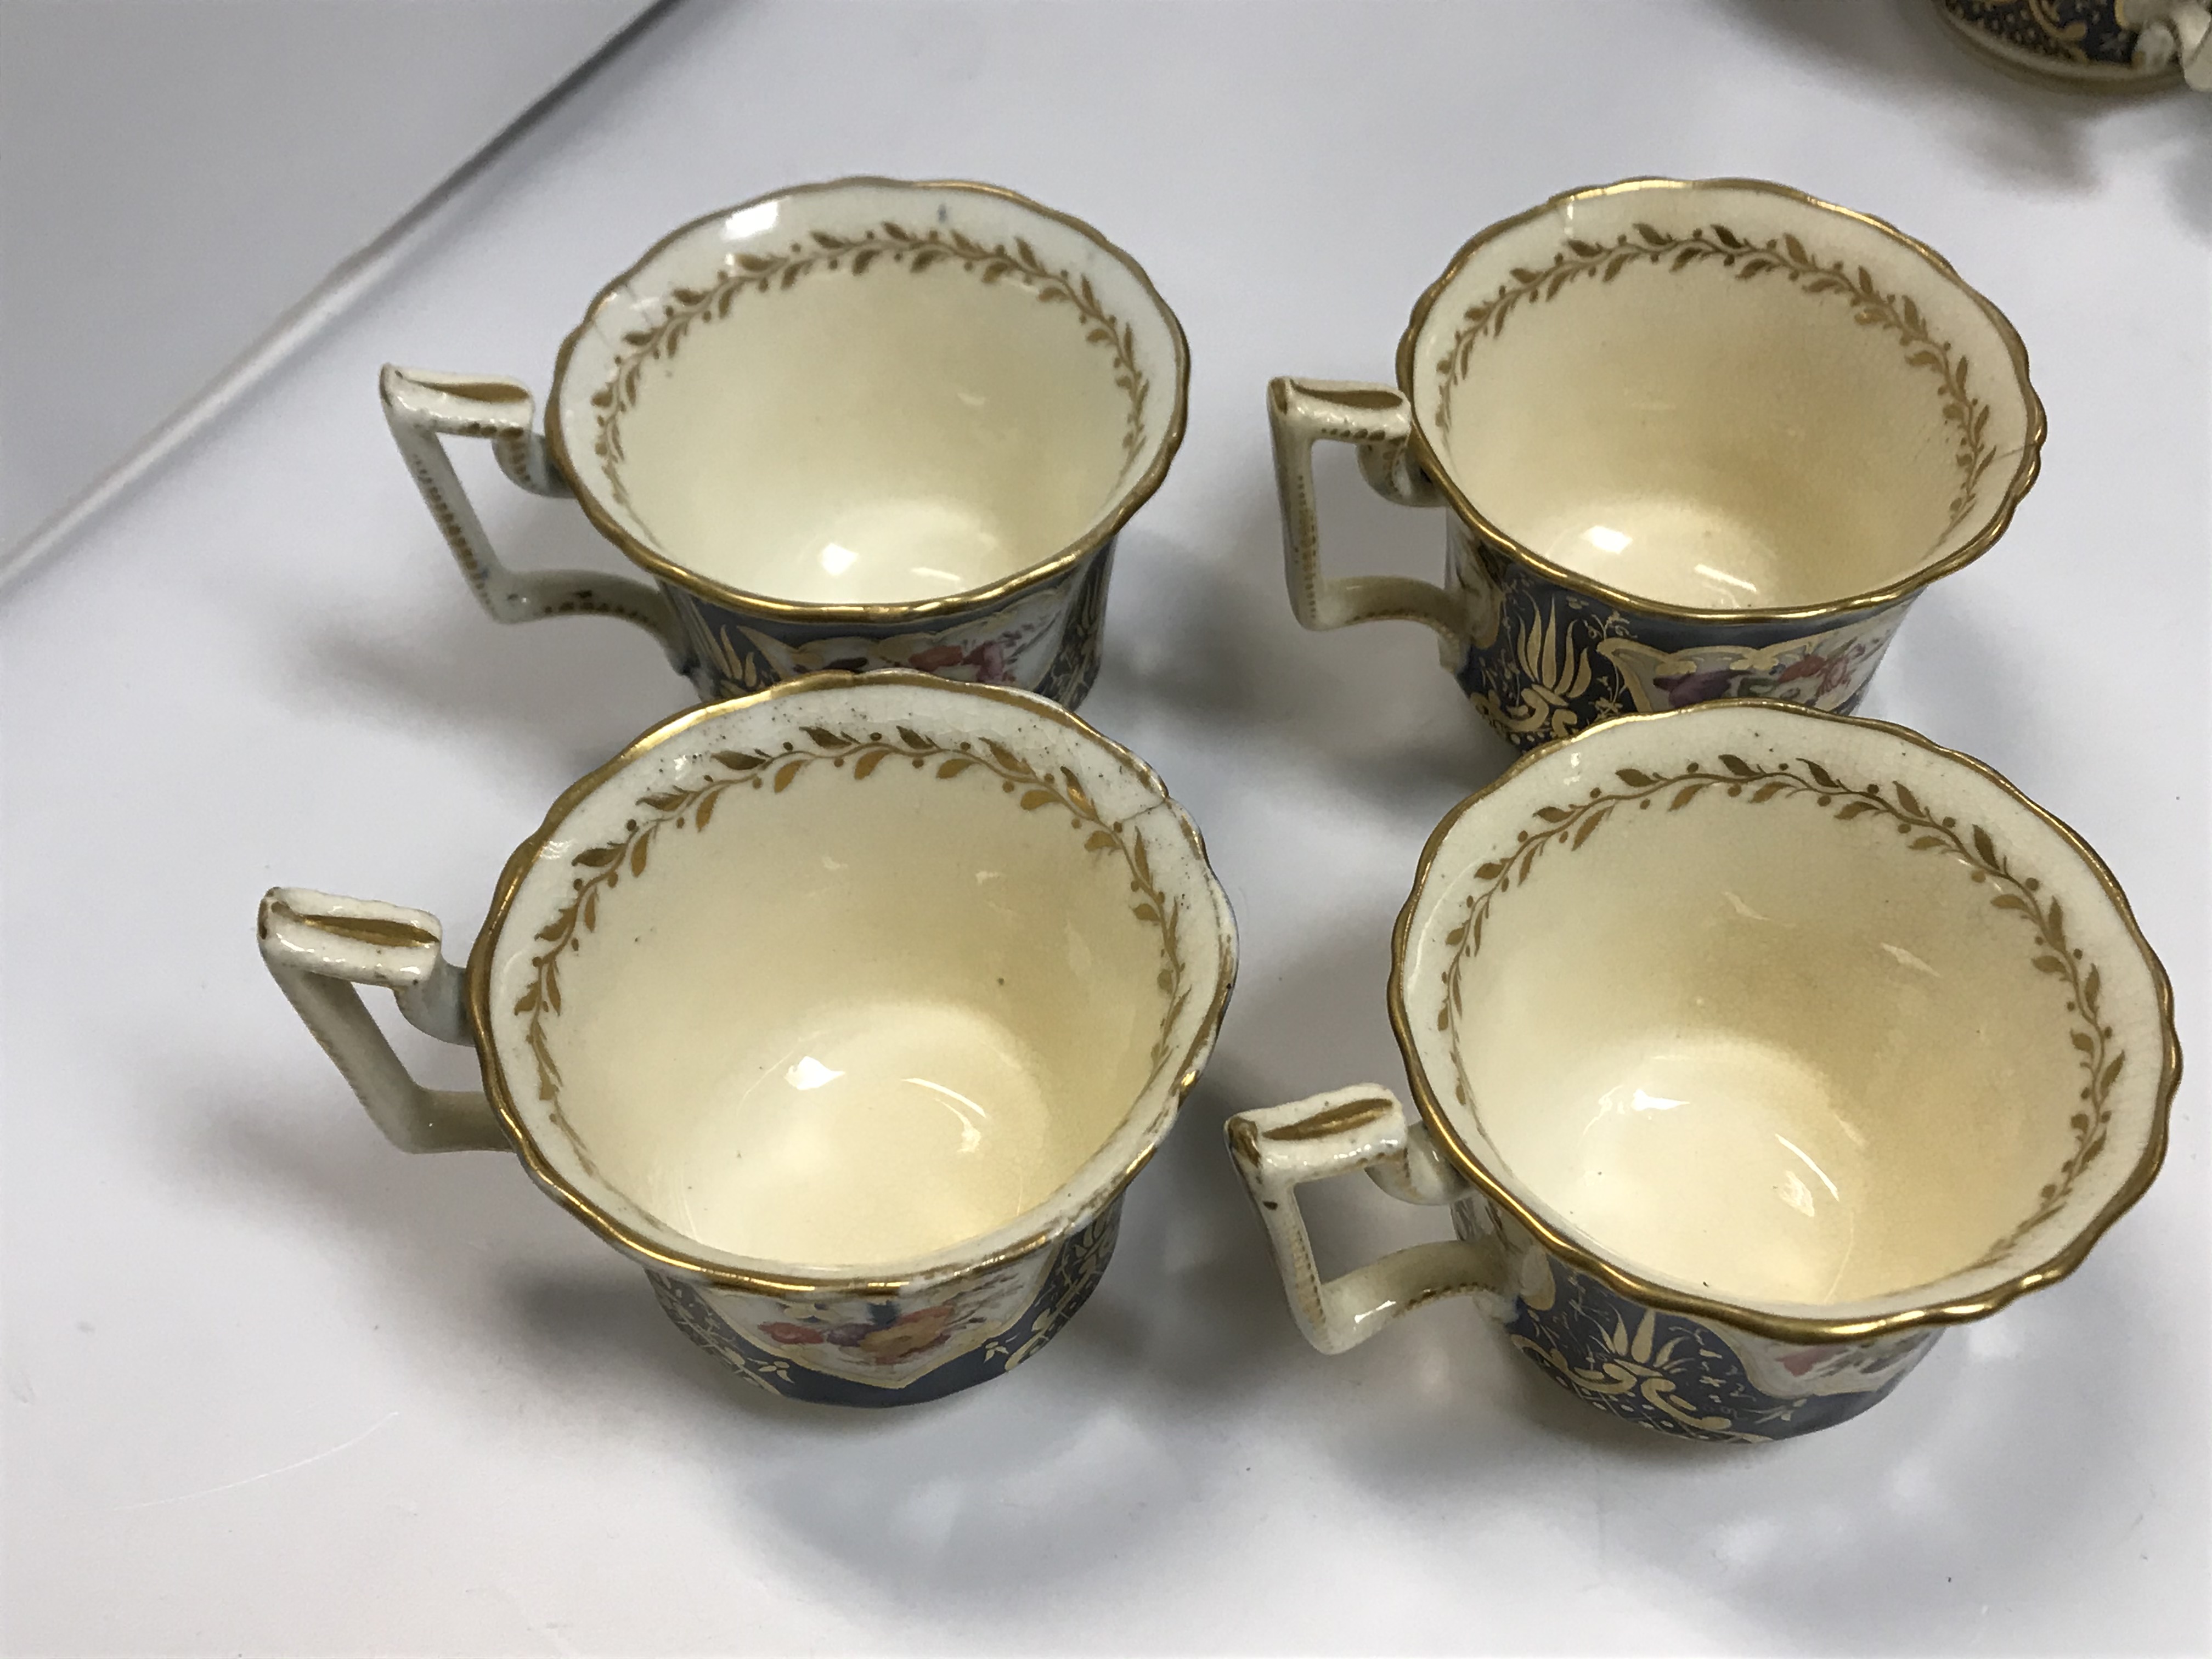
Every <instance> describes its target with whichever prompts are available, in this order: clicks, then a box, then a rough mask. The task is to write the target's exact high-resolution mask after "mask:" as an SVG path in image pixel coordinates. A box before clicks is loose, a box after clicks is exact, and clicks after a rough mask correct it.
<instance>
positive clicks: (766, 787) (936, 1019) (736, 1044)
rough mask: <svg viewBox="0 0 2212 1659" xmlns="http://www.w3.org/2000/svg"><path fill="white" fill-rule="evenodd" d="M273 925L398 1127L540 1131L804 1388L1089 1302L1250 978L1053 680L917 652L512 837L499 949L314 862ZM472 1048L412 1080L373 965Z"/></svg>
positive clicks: (725, 1355)
mask: <svg viewBox="0 0 2212 1659" xmlns="http://www.w3.org/2000/svg"><path fill="white" fill-rule="evenodd" d="M260 930H261V933H260V937H261V951H262V955H263V957H264V959H265V960H266V961H267V963H268V965H269V968H270V972H271V973H272V974H273V975H275V976H276V980H277V982H278V983H279V984H280V985H281V986H282V987H283V989H284V992H285V994H287V995H288V996H289V998H290V999H291V1000H292V1002H293V1005H294V1006H295V1007H296V1008H297V1009H298V1011H299V1012H300V1015H301V1018H303V1019H305V1020H306V1021H307V1025H308V1027H309V1028H310V1029H311V1030H313V1033H314V1034H315V1036H316V1037H317V1038H318V1039H319V1040H320V1042H322V1044H323V1046H324V1048H325V1050H327V1051H328V1053H329V1054H330V1055H331V1059H332V1060H334V1061H336V1062H337V1067H338V1069H339V1071H340V1072H342V1073H343V1074H344V1075H345V1077H346V1079H347V1080H348V1081H349V1082H350V1083H351V1084H352V1085H353V1086H354V1089H355V1090H356V1092H357V1093H358V1094H359V1096H360V1097H361V1100H362V1104H363V1105H364V1106H366V1107H367V1108H368V1113H369V1115H370V1116H371V1117H372V1118H373V1119H374V1120H375V1121H376V1123H377V1125H378V1127H380V1128H381V1129H382V1130H383V1131H384V1133H386V1135H387V1136H388V1137H390V1139H392V1141H393V1142H394V1143H395V1144H397V1145H398V1146H400V1147H402V1148H403V1149H404V1150H407V1151H410V1152H442V1151H448V1150H453V1149H459V1148H471V1147H475V1148H492V1149H499V1150H509V1151H513V1152H515V1153H517V1154H519V1155H520V1158H521V1160H522V1163H523V1164H524V1166H525V1167H526V1169H527V1170H529V1172H530V1174H531V1175H532V1176H533V1177H534V1178H535V1179H536V1180H537V1181H538V1183H539V1185H541V1186H542V1187H544V1188H545V1190H546V1191H547V1192H548V1193H550V1194H551V1195H552V1196H553V1197H554V1198H556V1199H557V1200H559V1201H560V1202H561V1203H562V1204H564V1205H565V1206H568V1209H569V1210H570V1211H572V1212H574V1214H575V1215H576V1216H577V1217H578V1218H580V1219H581V1220H582V1221H583V1222H584V1223H585V1224H586V1225H588V1226H590V1227H591V1228H592V1230H593V1231H596V1232H597V1233H599V1235H600V1236H601V1237H604V1238H605V1239H606V1240H607V1241H608V1242H609V1243H611V1244H613V1245H614V1246H615V1247H616V1248H617V1249H620V1250H622V1251H624V1252H626V1253H627V1254H628V1255H630V1256H632V1257H633V1258H635V1260H636V1261H639V1262H640V1263H641V1264H642V1265H643V1267H644V1268H645V1271H646V1273H647V1278H648V1279H651V1281H652V1284H653V1290H654V1291H655V1292H656V1293H657V1295H658V1296H659V1299H660V1302H661V1304H662V1305H663V1306H664V1307H665V1309H666V1310H667V1312H668V1313H669V1315H670V1316H671V1318H673V1319H674V1320H675V1321H676V1322H677V1323H678V1325H680V1326H681V1327H682V1328H684V1331H685V1332H686V1333H687V1334H689V1335H690V1336H691V1337H692V1338H693V1339H694V1340H696V1341H697V1342H698V1343H699V1344H700V1345H701V1346H703V1347H705V1348H706V1349H707V1350H708V1352H712V1353H714V1355H715V1356H716V1357H718V1358H720V1359H721V1360H723V1361H724V1362H726V1364H729V1365H730V1366H731V1367H732V1368H733V1369H734V1370H737V1371H738V1373H739V1374H741V1375H742V1376H745V1377H747V1378H749V1379H750V1380H751V1381H752V1382H754V1383H758V1384H760V1385H762V1386H763V1387H766V1388H768V1389H773V1390H774V1391H775V1392H776V1393H779V1394H783V1395H791V1396H793V1397H794V1398H797V1399H801V1400H811V1401H828V1402H832V1403H837V1404H843V1405H857V1406H889V1405H902V1404H906V1403H909V1402H912V1401H921V1400H930V1399H935V1398H937V1397H939V1396H940V1395H945V1394H949V1393H951V1392H952V1391H953V1390H955V1389H962V1388H965V1387H968V1386H969V1385H970V1384H972V1383H978V1382H981V1381H982V1380H984V1379H985V1378H987V1377H991V1376H997V1375H999V1374H1000V1372H1002V1371H1005V1370H1007V1369H1008V1368H1010V1367H1012V1366H1013V1365H1015V1364H1019V1363H1020V1362H1021V1361H1022V1360H1024V1358H1027V1357H1028V1356H1029V1355H1030V1354H1031V1353H1033V1352H1036V1349H1037V1348H1038V1347H1039V1346H1042V1344H1043V1343H1044V1342H1045V1341H1046V1340H1048V1339H1049V1338H1050V1337H1051V1336H1052V1335H1053V1334H1054V1333H1055V1332H1057V1331H1058V1330H1059V1329H1060V1328H1061V1327H1062V1326H1064V1325H1065V1324H1066V1322H1067V1321H1068V1319H1069V1318H1070V1316H1073V1313H1074V1312H1075V1310H1077V1309H1078V1308H1079V1307H1080V1306H1081V1305H1082V1303H1083V1301H1084V1299H1085V1297H1088V1296H1089V1295H1090V1293H1091V1288H1092V1287H1093V1286H1094V1285H1096V1284H1097V1282H1098V1279H1099V1276H1100V1275H1101V1274H1102V1273H1103V1272H1104V1271H1105V1268H1106V1264H1107V1260H1108V1258H1109V1255H1111V1253H1112V1250H1113V1248H1114V1239H1115V1228H1116V1226H1117V1225H1118V1222H1119V1218H1120V1213H1121V1196H1122V1194H1123V1192H1124V1190H1125V1189H1126V1188H1127V1185H1128V1182H1129V1181H1130V1180H1131V1178H1132V1177H1133V1176H1134V1175H1135V1174H1136V1172H1137V1170H1139V1168H1141V1167H1142V1166H1143V1164H1144V1163H1145V1162H1146V1159H1147V1158H1149V1157H1150V1156H1151V1154H1152V1150H1153V1148H1154V1147H1155V1146H1158V1142H1159V1140H1160V1138H1161V1137H1162V1136H1163V1135H1164V1134H1165V1133H1167V1131H1168V1128H1169V1127H1170V1124H1171V1123H1172V1122H1173V1121H1174V1119H1175V1116H1176V1108H1177V1105H1178V1103H1180V1101H1181V1100H1182V1097H1183V1095H1184V1094H1185V1092H1186V1091H1188V1090H1189V1088H1190V1087H1191V1086H1192V1085H1193V1084H1194V1081H1195V1080H1196V1079H1197V1076H1198V1073H1199V1070H1200V1067H1201V1066H1203V1065H1204V1063H1205V1061H1206V1055H1207V1054H1208V1053H1209V1052H1210V1050H1211V1048H1212V1042H1213V1038H1214V1034H1215V1032H1216V1030H1218V1027H1219V1024H1220V1019H1221V1013H1222V1009H1223V1007H1224V1006H1225V1003H1226V1001H1227V1000H1228V996H1229V991H1230V987H1231V981H1232V980H1233V978H1234V976H1235V971H1236V933H1235V927H1234V923H1233V922H1232V921H1231V916H1230V912H1229V906H1228V902H1227V901H1226V899H1225V897H1224V896H1223V895H1222V892H1221V890H1220V888H1219V887H1218V885H1217V884H1216V883H1215V882H1214V879H1213V877H1212V872H1211V870H1210V869H1209V868H1208V866H1207V864H1206V854H1205V848H1204V845H1203V843H1202V842H1200V838H1199V835H1198V831H1197V829H1195V827H1194V826H1193V824H1192V823H1191V822H1190V820H1189V819H1188V817H1186V816H1185V815H1184V813H1183V811H1182V809H1181V808H1180V807H1179V806H1177V805H1176V804H1175V803H1174V802H1173V801H1172V800H1171V799H1170V798H1169V796H1168V794H1167V792H1166V790H1165V788H1164V786H1163V785H1162V784H1161V782H1160V781H1159V779H1158V776H1157V775H1154V773H1153V772H1152V769H1150V768H1149V767H1147V766H1146V765H1145V763H1143V762H1141V761H1139V759H1137V758H1136V757H1134V756H1133V755H1131V754H1129V753H1128V752H1127V750H1123V749H1121V748H1120V747H1118V746H1116V745H1115V744H1112V743H1109V741H1107V740H1106V739H1105V738H1102V737H1100V736H1099V735H1098V733H1097V732H1094V731H1093V730H1091V728H1090V727H1089V726H1085V724H1084V723H1083V722H1082V721H1081V720H1078V719H1077V718H1076V717H1075V716H1073V714H1068V713H1067V712H1066V710H1064V709H1062V708H1059V707H1057V706H1056V705H1054V704H1053V703H1050V702H1047V701H1045V700H1044V699H1042V698H1041V697H1037V696H1032V695H1030V694H1028V693H1024V692H1019V691H1013V690H1006V689H1003V688H1000V687H993V686H968V685H959V684H952V683H950V682H946V681H943V680H939V679H935V678H931V677H929V676H927V675H923V674H919V673H914V672H908V671H892V672H885V673H878V674H872V675H868V676H866V677H859V676H854V675H849V674H823V675H815V676H810V677H808V678H801V679H797V680H792V681H788V682H787V683H785V684H781V685H778V686H775V687H773V688H771V689H770V690H768V691H765V692H763V693H760V694H757V695H756V696H751V697H749V698H744V699H741V700H739V701H737V702H726V703H723V704H720V705H718V706H713V707H708V708H700V709H696V710H694V711H692V712H691V713H689V714H684V715H681V716H679V717H678V718H676V719H674V720H670V721H668V722H667V723H665V725H663V726H659V727H657V728H656V729H654V730H653V731H652V732H647V734H646V735H645V736H643V737H642V738H639V739H638V741H637V742H635V744H631V745H630V746H629V748H628V749H626V750H623V752H622V753H621V754H620V755H618V756H617V757H615V758H614V759H613V760H611V761H610V762H609V763H607V764H606V765H605V766H603V767H601V768H600V769H599V770H598V771H596V772H594V773H592V774H591V775H589V776H587V777H586V778H584V779H583V780H582V781H580V782H578V783H577V784H576V785H574V787H571V788H570V789H568V791H567V792H566V793H563V794H562V796H561V797H560V799H558V800H556V801H555V802H554V804H553V805H552V808H551V810H550V811H548V812H547V814H546V817H545V821H544V824H543V825H542V826H541V827H540V828H539V829H538V831H537V833H536V834H534V835H532V836H531V837H530V838H529V839H528V840H527V841H526V842H523V844H522V845H521V846H520V848H518V849H517V850H516V852H515V854H514V855H513V857H512V858H511V859H509V860H507V867H506V870H505V872H503V874H502V875H501V878H500V880H499V884H498V888H497V892H496V896H495V898H494V900H493V902H492V906H491V911H490V915H489V919H488V920H487V921H485V923H484V926H483V932H482V933H480V934H479V935H478V936H477V941H476V946H475V949H474V950H473V951H471V953H470V956H469V963H468V969H467V972H466V974H465V975H464V974H463V973H462V972H461V970H460V969H457V968H455V967H454V966H453V964H452V963H449V962H447V960H446V959H445V957H443V956H442V955H441V950H440V938H441V929H440V927H439V925H438V922H437V921H436V919H435V917H433V916H430V915H427V914H425V913H423V912H422V911H420V910H411V909H404V908H400V907H398V906H396V905H390V904H383V903H376V902H368V901H363V900H357V899H344V898H337V897H334V896H331V895H328V894H324V893H318V892H313V891H309V890H303V889H297V888H278V889H276V890H273V891H272V892H270V894H269V895H268V896H267V897H266V898H265V899H264V901H263V902H262V906H261V916H260ZM357 983H358V984H374V985H384V986H388V987H391V988H392V990H393V991H394V992H396V993H397V994H398V1003H399V1006H400V1009H401V1011H402V1012H404V1014H405V1015H406V1017H407V1018H408V1019H410V1021H411V1022H413V1023H414V1024H416V1025H417V1026H420V1027H421V1028H422V1030H426V1031H428V1032H429V1033H430V1034H431V1035H433V1036H438V1037H441V1038H444V1039H445V1040H446V1041H447V1042H459V1043H469V1044H473V1045H474V1047H475V1048H476V1050H477V1056H478V1059H479V1060H480V1061H481V1064H482V1068H483V1085H484V1086H483V1092H482V1093H480V1094H479V1093H453V1092H441V1091H430V1090H426V1089H423V1088H421V1087H419V1086H417V1085H416V1084H415V1083H414V1082H413V1081H412V1080H410V1078H409V1077H408V1075H407V1073H406V1072H405V1070H404V1067H403V1066H402V1065H401V1064H400V1062H399V1061H398V1059H397V1058H396V1057H395V1056H394V1054H393V1053H392V1048H391V1047H390V1046H389V1044H388V1043H387V1042H386V1040H385V1038H384V1036H382V1034H381V1033H380V1030H378V1028H377V1026H376V1024H375V1022H374V1020H373V1019H371V1018H370V1017H369V1014H368V1010H367V1009H366V1007H365V1006H363V1004H362V1000H361V998H360V996H359V994H358V993H357V992H356V990H355V989H354V986H355V985H356V984H357Z"/></svg>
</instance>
